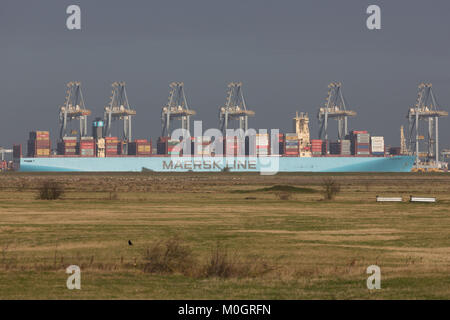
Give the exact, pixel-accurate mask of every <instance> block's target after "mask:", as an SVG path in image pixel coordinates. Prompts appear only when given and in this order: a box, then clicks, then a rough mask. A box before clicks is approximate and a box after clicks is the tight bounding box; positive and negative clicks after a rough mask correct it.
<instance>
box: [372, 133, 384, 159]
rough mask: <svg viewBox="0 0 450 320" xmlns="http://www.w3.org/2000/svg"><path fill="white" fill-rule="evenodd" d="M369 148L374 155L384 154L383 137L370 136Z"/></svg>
mask: <svg viewBox="0 0 450 320" xmlns="http://www.w3.org/2000/svg"><path fill="white" fill-rule="evenodd" d="M370 141H371V144H370V149H371V151H372V154H373V155H374V156H384V153H385V148H384V137H371V138H370Z"/></svg>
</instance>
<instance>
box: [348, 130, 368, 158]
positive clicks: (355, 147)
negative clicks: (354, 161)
mask: <svg viewBox="0 0 450 320" xmlns="http://www.w3.org/2000/svg"><path fill="white" fill-rule="evenodd" d="M350 136H351V140H352V154H353V155H355V156H369V155H370V134H369V133H368V132H367V131H365V130H364V131H356V130H354V131H352V132H351V134H350Z"/></svg>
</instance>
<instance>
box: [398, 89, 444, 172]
mask: <svg viewBox="0 0 450 320" xmlns="http://www.w3.org/2000/svg"><path fill="white" fill-rule="evenodd" d="M446 116H448V112H446V111H441V110H439V105H438V103H437V102H436V97H435V95H434V93H433V89H432V84H431V83H421V84H419V87H418V93H417V101H416V104H415V106H414V107H412V108H409V110H408V114H407V118H408V123H409V131H408V135H409V138H408V142H409V143H408V144H409V145H408V148H409V152H412V153H413V154H414V155H415V156H416V165H417V166H418V165H419V163H420V160H421V159H420V158H421V156H422V154H421V152H420V151H419V142H420V140H425V139H424V136H423V135H421V134H420V129H419V122H420V121H424V122H428V135H427V139H426V140H427V141H426V145H427V152H426V153H424V155H426V158H427V160H432V159H433V158H434V161H435V164H436V165H437V164H438V163H439V118H440V117H446ZM413 150H414V151H413Z"/></svg>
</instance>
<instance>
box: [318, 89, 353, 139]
mask: <svg viewBox="0 0 450 320" xmlns="http://www.w3.org/2000/svg"><path fill="white" fill-rule="evenodd" d="M354 116H356V112H355V111H351V110H347V105H346V102H345V98H344V95H343V93H342V84H341V83H340V82H332V83H330V84H329V85H328V96H327V98H326V102H325V106H324V107H322V108H319V111H318V113H317V118H318V119H319V125H320V129H319V139H322V136H325V140H328V119H329V118H333V119H336V120H337V122H338V139H339V140H341V139H344V138H345V136H346V135H347V134H348V117H354Z"/></svg>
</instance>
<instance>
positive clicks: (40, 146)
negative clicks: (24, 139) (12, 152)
mask: <svg viewBox="0 0 450 320" xmlns="http://www.w3.org/2000/svg"><path fill="white" fill-rule="evenodd" d="M50 147H51V145H50V133H49V132H48V131H31V132H30V137H29V140H28V150H27V151H28V156H29V157H48V156H50Z"/></svg>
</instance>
